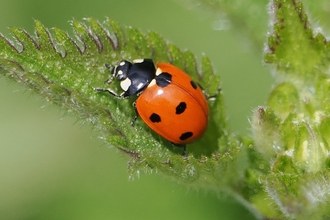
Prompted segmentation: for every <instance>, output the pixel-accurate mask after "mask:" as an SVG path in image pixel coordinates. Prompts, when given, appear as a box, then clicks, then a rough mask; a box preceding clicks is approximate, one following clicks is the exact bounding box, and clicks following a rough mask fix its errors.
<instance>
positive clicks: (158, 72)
mask: <svg viewBox="0 0 330 220" xmlns="http://www.w3.org/2000/svg"><path fill="white" fill-rule="evenodd" d="M162 72H163V71H162V70H161V69H160V68H157V70H156V76H159V75H160V74H161V73H162Z"/></svg>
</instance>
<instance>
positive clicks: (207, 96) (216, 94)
mask: <svg viewBox="0 0 330 220" xmlns="http://www.w3.org/2000/svg"><path fill="white" fill-rule="evenodd" d="M220 91H221V88H218V89H217V91H216V92H215V93H214V94H213V95H206V99H207V100H210V99H215V98H216V97H217V96H218V94H219V93H220Z"/></svg>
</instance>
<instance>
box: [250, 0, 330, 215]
mask: <svg viewBox="0 0 330 220" xmlns="http://www.w3.org/2000/svg"><path fill="white" fill-rule="evenodd" d="M269 6H270V13H271V25H272V28H271V31H270V34H269V36H268V45H267V48H266V54H265V61H266V62H267V63H270V64H272V66H273V67H275V71H274V72H275V78H276V85H275V86H274V89H273V91H272V92H271V94H270V96H269V100H268V106H267V107H259V108H258V109H257V110H256V111H255V115H254V116H253V120H252V127H253V134H254V135H253V136H254V139H255V149H256V150H257V151H258V152H259V153H261V155H262V157H263V158H265V159H266V160H267V161H269V163H268V167H269V173H268V174H267V175H259V177H260V179H259V180H260V184H262V186H263V188H264V189H265V192H266V195H265V196H266V197H267V201H269V204H270V205H267V206H265V205H262V204H261V202H260V200H259V199H262V197H258V199H257V200H256V201H255V205H256V206H257V207H258V208H257V209H258V210H262V213H263V214H264V215H265V216H267V217H269V218H275V219H282V218H287V219H325V216H329V214H330V213H329V209H328V208H326V207H329V202H330V191H329V188H330V183H329V181H328V179H329V162H328V161H329V159H328V158H329V150H330V148H329V144H330V142H329V137H328V136H329V116H330V115H329V113H330V112H329V97H330V93H329V88H330V87H329V86H330V84H329V82H330V80H329V79H330V77H329V65H330V62H329V61H330V60H329V58H330V56H329V54H330V50H329V43H328V41H327V40H326V38H325V37H324V36H323V34H322V33H319V32H317V31H315V30H320V28H313V27H312V25H311V23H310V22H309V20H308V17H307V15H306V13H305V11H304V8H303V5H302V3H301V2H299V1H297V0H291V1H286V0H274V1H271V2H270V5H269ZM259 195H261V194H259Z"/></svg>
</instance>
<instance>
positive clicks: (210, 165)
mask: <svg viewBox="0 0 330 220" xmlns="http://www.w3.org/2000/svg"><path fill="white" fill-rule="evenodd" d="M71 25H72V27H73V30H74V33H75V34H74V38H72V37H71V36H69V35H68V34H67V33H66V32H65V31H63V30H60V29H58V28H53V29H51V30H49V29H47V28H45V27H44V26H43V25H42V24H41V23H40V22H39V21H35V33H36V34H35V35H31V34H29V33H27V32H26V31H25V30H23V29H19V28H12V29H11V32H12V34H13V36H14V39H12V40H9V39H8V38H5V37H4V36H1V37H0V48H1V50H0V67H1V70H2V71H1V73H2V74H3V75H5V76H7V77H8V78H10V79H12V80H14V81H17V82H19V83H22V84H24V85H26V86H27V87H28V88H30V89H32V90H33V91H35V92H36V93H38V94H40V95H42V96H44V97H45V98H46V99H47V100H48V101H49V102H51V103H55V104H57V105H60V106H61V107H63V108H64V109H66V110H67V111H68V112H70V113H72V114H76V115H77V116H78V117H79V118H80V119H82V121H83V122H84V123H90V124H92V125H93V126H94V127H95V128H96V130H97V132H99V133H100V135H99V136H100V137H101V138H102V139H104V141H105V142H106V143H108V144H109V145H111V146H115V147H117V148H118V149H119V150H121V151H122V152H124V153H126V154H128V155H129V156H131V160H130V162H129V172H130V174H134V173H136V172H141V171H143V172H151V171H153V170H158V171H162V173H164V174H166V175H168V176H170V177H172V178H173V179H175V180H177V181H182V182H184V183H185V184H187V185H191V186H199V187H200V186H203V185H208V187H211V188H214V189H216V190H217V191H219V190H221V189H223V188H225V187H228V185H226V184H228V182H229V180H228V179H226V178H224V176H226V173H231V174H232V173H235V172H236V170H237V167H236V162H235V158H236V154H238V153H239V151H240V148H241V143H240V142H239V141H237V140H236V139H234V137H232V136H230V134H229V132H228V131H227V126H226V119H225V118H226V116H225V113H224V112H225V111H224V107H223V106H224V105H223V97H222V94H221V93H220V94H219V95H218V96H217V98H216V99H215V100H213V101H210V110H211V117H210V125H209V128H208V130H207V132H206V134H205V135H204V136H203V138H202V139H201V140H200V141H197V142H196V143H194V144H191V145H189V146H188V156H187V157H183V156H181V154H182V149H180V148H178V147H175V146H172V145H171V144H170V143H168V141H166V140H164V139H163V138H161V137H160V136H159V135H156V134H155V133H154V132H153V131H151V130H150V129H149V128H148V127H147V126H146V125H145V124H144V123H143V122H142V120H138V121H137V122H136V125H135V127H132V126H131V124H130V122H131V119H132V117H133V116H134V115H135V112H134V109H133V107H132V103H133V101H134V98H129V99H117V98H115V97H113V96H111V95H109V94H107V93H100V92H97V91H95V90H94V89H93V88H97V87H107V86H108V85H105V84H104V82H105V81H106V80H107V79H108V78H109V77H110V70H109V69H107V68H106V67H105V64H112V65H115V64H117V63H118V62H119V61H120V60H122V59H127V60H133V59H136V58H153V59H154V60H156V61H162V62H164V61H165V62H171V63H173V64H175V65H176V66H178V67H179V68H181V69H183V70H185V71H186V72H188V73H189V74H190V75H191V76H192V77H193V78H195V80H197V81H198V82H199V83H200V84H201V85H203V86H204V87H205V88H207V90H206V92H207V93H208V94H215V93H216V91H217V89H218V88H219V86H220V79H219V75H216V74H215V73H214V72H213V69H212V66H211V62H210V60H209V59H208V58H207V57H205V56H204V57H203V58H202V60H201V66H200V67H198V66H199V65H198V64H197V61H196V59H195V57H194V55H193V54H192V53H191V52H189V51H184V52H183V51H181V50H180V49H179V48H178V47H176V46H175V45H172V44H169V43H167V42H166V41H165V40H164V39H163V38H162V37H160V36H159V35H158V34H156V33H154V32H150V33H142V32H141V31H139V30H137V29H135V28H131V27H122V26H121V25H119V24H118V23H116V22H115V21H113V20H106V21H105V22H103V23H100V22H98V21H96V20H94V19H92V18H89V19H86V21H85V22H79V21H76V20H74V21H72V22H71ZM111 87H112V89H114V90H115V91H118V92H119V85H118V83H113V84H111Z"/></svg>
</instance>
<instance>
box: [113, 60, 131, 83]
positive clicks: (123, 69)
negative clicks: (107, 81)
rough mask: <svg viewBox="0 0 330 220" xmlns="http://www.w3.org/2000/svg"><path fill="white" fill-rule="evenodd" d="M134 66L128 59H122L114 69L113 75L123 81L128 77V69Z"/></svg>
mask: <svg viewBox="0 0 330 220" xmlns="http://www.w3.org/2000/svg"><path fill="white" fill-rule="evenodd" d="M131 67H132V63H131V62H129V61H127V60H122V61H120V62H119V63H118V64H117V66H115V67H114V68H113V69H112V75H113V76H114V77H116V78H117V79H118V80H119V81H123V80H125V79H126V78H127V75H128V71H129V70H130V68H131Z"/></svg>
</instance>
